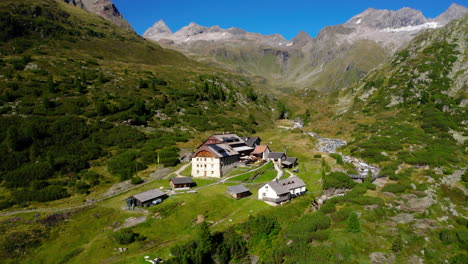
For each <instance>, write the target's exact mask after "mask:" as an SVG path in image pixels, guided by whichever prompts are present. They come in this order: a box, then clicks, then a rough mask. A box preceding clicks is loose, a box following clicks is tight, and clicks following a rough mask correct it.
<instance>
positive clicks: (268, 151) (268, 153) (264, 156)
mask: <svg viewBox="0 0 468 264" xmlns="http://www.w3.org/2000/svg"><path fill="white" fill-rule="evenodd" d="M268 155H270V149H268V148H267V149H266V150H265V152H263V159H267V158H268Z"/></svg>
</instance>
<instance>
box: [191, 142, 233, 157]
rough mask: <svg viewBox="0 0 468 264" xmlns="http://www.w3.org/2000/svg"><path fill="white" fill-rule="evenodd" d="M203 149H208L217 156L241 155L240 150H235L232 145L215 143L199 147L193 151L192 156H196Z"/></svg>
mask: <svg viewBox="0 0 468 264" xmlns="http://www.w3.org/2000/svg"><path fill="white" fill-rule="evenodd" d="M202 151H208V152H210V153H211V154H213V156H214V157H216V158H222V157H229V156H234V155H239V152H237V151H235V150H234V149H233V148H232V147H231V146H229V145H227V144H213V145H205V146H202V147H200V148H198V149H197V151H195V153H193V155H192V157H196V156H197V154H198V153H200V152H202Z"/></svg>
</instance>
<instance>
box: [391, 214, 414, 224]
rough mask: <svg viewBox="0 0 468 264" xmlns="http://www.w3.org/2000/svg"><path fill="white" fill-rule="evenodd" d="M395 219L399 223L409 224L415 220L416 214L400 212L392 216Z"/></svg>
mask: <svg viewBox="0 0 468 264" xmlns="http://www.w3.org/2000/svg"><path fill="white" fill-rule="evenodd" d="M391 219H392V220H393V221H395V222H397V223H398V224H409V223H411V222H413V221H414V216H413V215H412V214H405V213H402V214H399V215H396V216H394V217H392V218H391Z"/></svg>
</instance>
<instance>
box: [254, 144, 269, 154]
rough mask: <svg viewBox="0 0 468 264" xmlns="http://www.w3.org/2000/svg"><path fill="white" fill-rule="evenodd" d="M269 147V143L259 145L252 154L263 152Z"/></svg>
mask: <svg viewBox="0 0 468 264" xmlns="http://www.w3.org/2000/svg"><path fill="white" fill-rule="evenodd" d="M267 149H268V145H257V146H256V147H255V149H254V151H253V152H252V154H257V155H258V154H262V153H263V152H265V151H266V150H267Z"/></svg>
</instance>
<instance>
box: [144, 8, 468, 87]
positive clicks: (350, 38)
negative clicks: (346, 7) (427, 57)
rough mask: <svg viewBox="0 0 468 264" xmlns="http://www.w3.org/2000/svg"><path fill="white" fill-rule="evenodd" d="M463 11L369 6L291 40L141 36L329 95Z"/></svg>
mask: <svg viewBox="0 0 468 264" xmlns="http://www.w3.org/2000/svg"><path fill="white" fill-rule="evenodd" d="M467 10H468V9H466V8H464V7H462V6H459V5H456V4H452V5H451V6H450V7H449V8H448V9H447V10H446V11H445V12H443V13H442V14H440V15H439V16H438V17H437V18H435V19H428V18H426V17H424V15H423V14H422V13H421V11H419V10H416V9H412V8H408V7H404V8H401V9H399V10H396V11H393V10H377V9H373V8H369V9H367V10H365V11H364V12H362V13H360V14H358V15H355V16H353V17H352V18H351V19H349V20H348V21H347V22H345V23H343V24H340V25H334V26H327V27H325V28H323V29H322V30H321V31H320V32H319V33H318V35H317V36H316V37H315V38H312V37H310V36H309V35H308V34H305V32H299V33H298V34H297V35H296V36H295V37H294V38H293V39H292V40H291V41H288V40H286V39H284V37H282V36H281V35H280V34H276V35H275V34H274V35H262V34H258V33H250V32H247V31H245V30H242V29H238V28H230V29H221V28H220V27H219V26H212V27H204V26H200V25H197V24H195V23H193V22H192V23H190V24H189V25H188V26H185V27H183V28H181V29H180V30H178V31H176V32H174V33H172V34H169V33H168V32H167V30H166V31H165V32H164V33H163V34H158V33H157V32H158V29H155V30H154V31H152V30H151V28H149V29H148V30H147V31H146V32H145V34H143V37H145V38H148V39H152V40H156V41H159V43H160V44H162V45H163V46H164V47H166V48H172V49H176V50H178V51H181V52H183V53H185V54H187V55H190V56H194V57H195V58H196V59H198V60H204V61H206V60H208V61H210V62H213V63H215V64H217V65H218V66H220V67H226V68H228V69H230V70H234V71H238V72H244V73H246V74H250V75H251V76H260V77H261V78H264V79H265V80H267V81H268V82H269V83H270V84H271V85H272V86H278V87H289V88H296V89H312V90H319V91H328V92H332V91H335V90H339V89H341V88H343V87H345V86H347V85H350V84H351V83H353V82H354V81H357V80H358V79H359V78H360V77H362V76H363V74H365V73H366V72H368V71H369V70H370V69H372V68H373V67H375V66H377V65H378V64H379V63H381V62H382V61H383V59H384V58H386V57H387V56H390V55H391V54H393V53H394V52H395V51H396V50H398V49H399V48H400V47H401V46H403V45H404V44H405V43H408V41H410V40H411V39H412V38H414V36H415V35H417V33H419V32H420V31H422V30H425V29H433V28H439V27H442V26H444V25H445V24H446V23H447V21H450V20H453V19H455V18H458V17H460V16H461V15H462V14H464V13H466V11H467ZM155 25H156V24H155ZM234 31H235V32H234ZM152 32H156V33H154V34H152ZM360 52H364V53H362V54H359V53H360ZM350 65H353V67H350ZM349 69H353V70H352V71H349Z"/></svg>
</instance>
